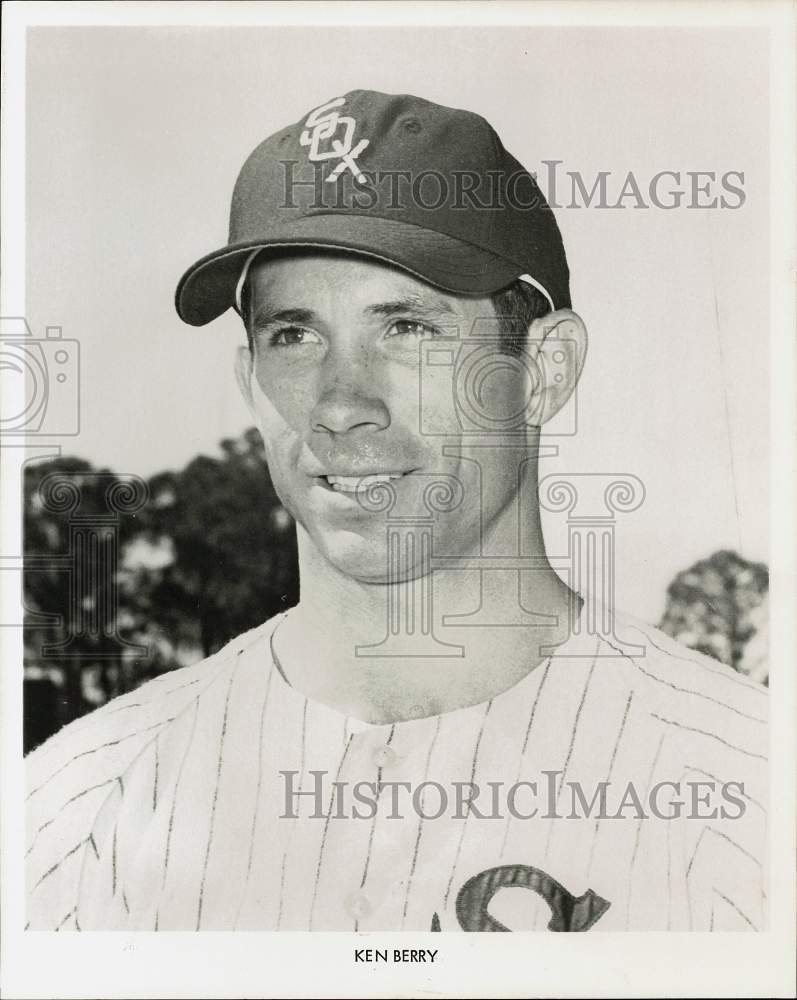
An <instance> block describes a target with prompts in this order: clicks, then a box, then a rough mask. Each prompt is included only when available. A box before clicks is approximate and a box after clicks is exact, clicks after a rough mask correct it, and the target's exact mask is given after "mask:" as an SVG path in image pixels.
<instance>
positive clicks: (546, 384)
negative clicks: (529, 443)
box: [528, 309, 587, 426]
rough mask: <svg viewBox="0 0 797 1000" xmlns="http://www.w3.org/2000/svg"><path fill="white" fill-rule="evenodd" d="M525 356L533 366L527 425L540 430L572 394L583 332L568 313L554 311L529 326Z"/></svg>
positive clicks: (581, 355) (579, 365)
mask: <svg viewBox="0 0 797 1000" xmlns="http://www.w3.org/2000/svg"><path fill="white" fill-rule="evenodd" d="M528 352H529V355H530V357H531V359H532V360H533V362H534V364H535V366H536V372H534V373H533V374H534V376H535V382H536V385H535V387H534V390H533V393H532V395H531V400H530V402H531V414H530V417H529V423H530V424H532V425H534V426H540V425H542V424H544V423H546V421H548V420H550V419H551V417H553V416H554V415H555V414H557V413H558V412H559V410H561V409H562V407H563V406H564V405H565V403H566V402H567V401H568V399H570V397H571V396H572V394H573V390H574V389H575V387H576V383H577V382H578V380H579V377H580V375H581V371H582V369H583V367H584V361H585V359H586V356H587V328H586V327H585V326H584V323H583V321H582V319H581V317H580V316H578V315H577V314H576V313H574V312H573V311H572V310H571V309H557V310H556V312H553V313H548V315H547V316H542V317H541V318H540V319H535V320H534V322H533V323H532V324H531V326H530V327H529V337H528Z"/></svg>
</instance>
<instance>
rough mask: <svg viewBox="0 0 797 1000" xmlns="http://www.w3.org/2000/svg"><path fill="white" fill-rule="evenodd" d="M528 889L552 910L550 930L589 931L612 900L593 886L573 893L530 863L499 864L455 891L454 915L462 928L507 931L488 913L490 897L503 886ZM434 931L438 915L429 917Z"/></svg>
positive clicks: (437, 929) (480, 873)
mask: <svg viewBox="0 0 797 1000" xmlns="http://www.w3.org/2000/svg"><path fill="white" fill-rule="evenodd" d="M518 887H520V888H523V889H531V891H532V892H536V893H537V895H538V896H542V898H543V899H544V900H545V902H546V903H547V904H548V906H549V907H550V910H551V919H550V920H549V921H548V930H549V931H588V930H589V929H590V927H593V926H594V925H595V924H596V923H597V922H598V920H600V918H601V917H602V916H603V914H604V913H605V912H606V911H607V910H608V909H609V907H610V906H611V903H609V901H608V900H606V899H603V898H602V897H601V896H599V895H598V894H597V893H596V892H594V891H593V890H592V889H587V891H586V892H585V893H584V894H583V895H581V896H578V897H576V896H574V895H573V894H572V893H570V892H568V891H567V889H565V887H564V886H563V885H560V884H559V882H557V881H556V879H555V878H552V877H551V876H550V875H549V874H548V873H547V872H544V871H542V870H541V869H540V868H532V867H531V865H501V866H500V867H499V868H488V869H487V871H483V872H479V874H478V875H474V876H473V877H472V878H469V879H468V881H467V882H466V883H465V884H464V885H463V886H462V888H461V889H460V890H459V892H458V893H457V901H456V914H457V920H458V921H459V925H460V927H461V928H462V929H463V931H509V930H511V928H510V927H504V925H503V924H502V923H501V922H500V921H499V920H496V919H495V917H493V916H491V915H490V913H489V912H488V909H487V908H488V907H489V905H490V900H491V899H492V898H493V896H494V895H495V894H496V893H497V892H498V890H499V889H504V888H518ZM431 929H432V930H433V931H439V930H440V918H439V917H438V915H437V914H436V913H435V914H434V916H433V917H432V928H431Z"/></svg>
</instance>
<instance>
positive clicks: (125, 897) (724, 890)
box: [26, 615, 767, 931]
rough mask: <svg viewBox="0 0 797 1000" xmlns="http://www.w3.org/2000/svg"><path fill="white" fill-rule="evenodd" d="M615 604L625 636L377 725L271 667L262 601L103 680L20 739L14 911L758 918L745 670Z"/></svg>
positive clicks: (372, 922) (327, 921) (214, 917)
mask: <svg viewBox="0 0 797 1000" xmlns="http://www.w3.org/2000/svg"><path fill="white" fill-rule="evenodd" d="M616 619H617V629H618V632H619V634H622V635H623V636H624V637H627V639H628V641H630V642H635V643H638V644H640V645H643V646H644V647H645V649H646V655H645V656H642V657H633V658H630V657H628V656H622V655H618V653H617V650H616V649H615V648H614V647H613V646H612V644H611V643H609V642H607V641H606V640H604V639H600V638H598V637H596V636H593V635H582V636H571V638H570V639H569V640H568V641H567V642H566V643H565V644H564V645H562V646H561V647H559V650H558V651H557V655H556V656H555V657H553V658H551V659H549V660H547V661H544V662H543V663H542V664H540V665H539V666H538V667H537V668H535V669H534V670H532V671H531V672H530V673H529V674H528V675H527V676H526V677H525V678H523V679H522V680H521V681H520V682H519V683H517V684H516V685H514V686H513V687H512V688H510V689H509V690H507V691H505V692H503V693H502V694H500V695H498V696H496V697H494V698H493V699H492V700H491V701H489V702H486V703H482V704H479V705H474V706H471V707H468V708H463V709H459V710H457V711H453V712H448V713H445V714H442V715H439V716H433V717H430V718H425V719H419V720H414V721H408V722H399V723H396V724H394V725H371V724H367V723H363V722H361V721H358V720H354V719H351V718H347V717H345V716H344V715H342V714H341V713H339V712H337V711H334V710H332V709H330V708H327V707H326V706H324V705H322V704H319V703H316V702H312V701H309V700H308V699H306V698H305V697H304V696H302V695H301V694H300V693H299V692H297V691H296V690H294V689H293V688H292V687H290V685H289V684H288V683H287V682H286V681H285V679H284V678H283V676H282V674H281V673H280V671H279V669H278V668H277V667H276V666H275V663H274V660H273V657H272V654H271V645H270V637H271V633H272V631H273V630H274V628H275V626H276V625H277V624H278V622H279V620H280V618H274V619H271V620H270V621H268V622H266V623H265V624H264V625H262V626H260V627H259V628H256V629H254V630H253V631H251V632H248V633H246V634H245V635H242V636H240V637H239V638H237V639H236V640H234V641H233V642H231V643H230V644H229V645H228V646H226V647H225V648H224V649H222V650H221V651H220V652H219V653H217V654H216V655H214V656H211V657H210V658H208V659H207V660H204V661H203V662H201V663H199V664H197V665H196V666H193V667H187V668H183V669H180V670H177V671H174V672H172V673H169V674H166V675H164V676H162V677H160V678H158V679H157V680H154V681H151V682H150V683H148V684H145V685H144V686H142V687H140V688H139V689H137V690H136V691H133V692H130V693H129V694H126V695H124V696H122V697H119V698H116V699H114V700H113V701H111V702H110V703H108V704H107V705H105V706H103V707H102V708H100V709H98V710H97V711H95V712H92V713H91V714H90V715H88V716H86V717H84V718H81V719H79V720H77V721H76V722H74V723H72V724H71V725H69V726H67V727H65V728H64V729H63V730H61V731H60V732H59V733H57V734H56V735H55V736H54V737H52V738H51V739H50V740H48V741H47V742H46V743H45V744H44V745H43V746H41V747H39V748H37V749H36V750H35V751H34V752H33V753H31V754H30V755H29V757H28V774H29V792H28V798H27V805H28V826H27V834H28V853H27V859H26V861H27V880H28V913H27V920H28V924H27V926H28V927H29V928H31V929H50V930H53V929H57V930H103V929H108V930H122V929H125V930H147V931H151V930H234V929H239V930H349V931H351V930H383V931H391V930H419V931H428V930H431V929H440V930H442V931H448V930H469V931H470V930H531V929H536V930H541V931H542V930H546V929H548V928H550V929H551V930H573V931H575V930H587V929H594V930H606V931H609V930H611V931H616V930H677V931H684V930H750V929H763V928H764V926H765V916H764V914H765V898H766V897H765V878H764V872H765V868H764V866H765V856H764V845H765V837H766V821H765V809H766V803H767V790H766V755H767V725H766V708H767V692H766V689H765V688H763V687H761V686H759V685H758V684H755V683H752V682H750V681H749V680H747V679H746V678H745V677H743V676H741V675H739V674H736V673H735V672H734V671H733V670H731V669H729V668H727V667H725V666H724V665H722V664H720V663H719V662H717V661H715V660H712V659H709V658H707V657H705V656H702V655H700V654H697V653H694V652H692V651H691V650H686V649H684V648H683V647H681V646H679V645H678V644H677V643H675V642H673V641H672V640H671V639H669V638H668V637H667V636H665V635H664V634H663V633H661V632H659V631H657V630H656V629H653V628H651V627H649V626H643V625H641V624H639V623H637V622H635V621H634V620H632V619H629V618H626V617H624V616H621V615H617V616H616ZM321 655H323V653H322V652H321V651H320V652H319V656H321ZM282 772H291V773H290V774H284V773H282ZM314 772H315V773H314ZM544 772H555V774H554V775H553V777H551V776H550V775H548V776H546V774H545V773H544ZM333 782H338V783H339V785H338V786H337V787H334V786H333ZM363 782H368V783H374V782H381V783H382V789H381V792H380V793H379V795H378V797H377V796H376V794H375V792H376V789H375V788H374V787H373V786H369V785H362V784H359V785H358V783H363ZM400 782H408V783H409V788H407V787H406V786H404V785H400V784H393V783H400ZM424 782H425V783H426V784H425V785H423V783H424ZM457 782H459V783H461V784H460V785H459V786H457V785H456V784H455V783H457ZM601 782H608V783H609V784H608V785H607V786H605V789H606V803H607V806H606V808H605V809H604V811H603V815H602V816H601V815H598V814H597V810H598V806H599V801H600V800H599V799H596V801H595V802H594V803H593V808H592V809H591V810H589V809H588V808H584V806H583V805H582V804H581V803H580V800H579V798H578V796H577V794H576V793H575V792H574V790H573V785H572V784H571V783H578V785H579V787H580V789H581V792H582V794H583V796H584V797H585V799H586V803H587V805H588V804H589V802H590V800H592V798H593V795H595V794H596V792H598V791H599V789H600V783H601ZM662 782H674V783H675V784H676V786H678V791H676V789H674V788H673V787H672V786H670V785H661V783H662ZM697 782H703V784H702V785H697V786H695V783H697ZM435 783H436V784H435ZM462 783H465V784H462ZM467 783H473V784H474V785H477V786H478V787H479V794H478V797H475V798H472V796H473V791H474V789H473V788H472V787H471V785H469V784H467ZM490 783H492V784H490ZM528 783H536V794H535V790H534V789H533V788H532V787H531V785H530V784H528ZM629 783H630V784H632V785H633V789H632V791H631V792H630V793H629V792H627V789H628V785H629ZM728 783H735V784H728ZM422 785H423V787H422V788H419V786H422ZM355 786H357V787H358V791H359V799H358V798H357V797H356V796H355ZM657 786H659V789H658V792H656V796H657V807H658V811H659V812H660V813H663V814H667V813H669V812H670V811H672V802H673V801H675V800H680V801H681V802H682V803H683V804H684V805H683V808H682V814H681V816H680V818H673V819H662V818H658V817H657V816H656V815H655V814H654V813H653V812H652V810H651V808H650V801H651V794H652V793H653V791H654V789H656V787H657ZM458 787H459V792H458V790H457V789H458ZM513 787H514V789H515V790H514V792H512V789H513ZM695 787H696V788H697V791H696V792H695ZM292 790H293V791H298V790H301V791H302V792H303V793H308V792H309V793H312V794H302V795H300V796H295V795H292V794H290V793H291V791H292ZM316 792H317V794H316ZM457 794H459V796H460V801H459V802H458V801H457ZM624 794H625V795H626V797H625V806H624V808H623V809H622V810H620V815H619V816H618V815H617V812H618V808H619V807H620V805H621V802H622V801H623V796H624ZM634 794H635V795H636V797H637V801H638V803H639V804H640V805H641V807H642V812H641V814H640V811H639V806H638V805H637V802H635V801H634ZM413 795H415V804H413ZM510 795H512V796H513V803H512V804H513V806H514V813H515V815H511V813H510V810H509V803H508V798H509V796H510ZM629 795H630V796H631V797H630V798H629V797H628V796H629ZM693 795H696V796H697V797H698V798H699V799H702V801H699V802H698V803H697V805H695V804H694V803H693V801H692V797H693ZM493 796H494V798H493ZM444 798H445V799H446V800H447V801H446V803H445V809H444V810H443V811H441V805H442V804H443V800H444ZM468 798H472V803H473V806H474V807H475V808H476V809H477V810H478V812H479V813H481V815H479V814H478V813H477V812H475V811H472V810H469V809H468V806H467V800H468ZM369 800H370V801H374V802H376V807H371V806H369V805H368V804H367V803H368V801H369ZM458 806H459V808H458ZM535 807H536V809H537V814H536V815H533V816H529V818H525V817H526V816H528V814H530V813H532V811H533V810H534V808H535ZM355 808H356V809H357V810H358V811H359V818H358V817H357V816H355V815H353V810H354V809H355ZM438 812H440V815H439V816H437V815H436V814H437V813H438ZM371 813H373V815H371ZM690 813H691V815H690ZM571 816H572V818H571ZM612 817H614V818H612Z"/></svg>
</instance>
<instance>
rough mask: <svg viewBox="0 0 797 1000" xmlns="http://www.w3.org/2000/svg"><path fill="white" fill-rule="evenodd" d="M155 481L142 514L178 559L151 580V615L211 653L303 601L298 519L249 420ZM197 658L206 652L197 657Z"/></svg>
mask: <svg viewBox="0 0 797 1000" xmlns="http://www.w3.org/2000/svg"><path fill="white" fill-rule="evenodd" d="M221 450H222V457H221V458H220V459H216V458H208V457H206V456H200V457H199V458H195V459H194V460H193V461H192V462H190V463H189V464H188V465H187V466H186V467H185V469H183V471H182V472H178V473H172V472H166V473H163V474H161V475H158V476H154V477H153V478H152V479H151V480H150V482H149V487H150V502H149V504H148V506H147V509H146V513H145V517H144V519H143V521H144V526H145V536H146V538H147V539H148V541H149V542H150V543H151V544H152V545H156V546H168V547H169V549H170V550H171V552H172V555H173V558H172V560H171V561H170V562H165V563H164V565H163V567H162V568H160V569H159V570H157V571H149V572H148V573H145V575H144V578H143V583H144V591H145V593H146V600H147V612H148V620H149V623H150V624H151V625H154V626H157V627H160V628H161V629H162V630H163V631H164V632H165V633H167V634H168V635H170V636H171V637H173V638H175V639H177V640H178V641H180V640H182V641H183V642H185V643H186V644H189V645H190V644H192V643H193V644H194V645H195V646H197V647H198V649H199V652H200V656H202V655H204V656H209V655H210V654H211V653H214V652H216V650H217V649H220V648H221V647H222V646H223V645H224V644H225V643H226V642H229V640H230V639H233V638H234V637H235V636H236V635H239V634H240V633H241V632H245V631H246V630H247V629H250V628H254V626H255V625H259V624H261V623H262V622H263V621H264V620H265V619H266V618H268V617H270V616H271V615H273V614H275V613H276V612H277V611H279V610H280V609H282V608H286V607H290V606H291V605H292V604H295V603H296V601H297V600H298V587H299V578H298V564H297V556H296V541H295V533H294V532H293V531H292V530H291V527H292V524H293V521H292V519H291V517H290V516H289V515H288V513H287V512H286V511H285V509H284V508H283V506H282V504H281V503H280V501H279V498H278V497H277V494H276V493H275V492H274V487H273V485H272V483H271V477H270V476H269V472H268V467H267V465H266V457H265V452H264V450H263V442H262V440H261V438H260V435H259V433H258V432H257V431H256V430H255V429H254V428H251V429H250V430H248V431H246V432H245V433H244V434H243V435H241V437H239V438H234V439H227V440H224V441H222V442H221ZM197 658H199V657H197Z"/></svg>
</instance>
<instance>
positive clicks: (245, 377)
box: [235, 344, 257, 419]
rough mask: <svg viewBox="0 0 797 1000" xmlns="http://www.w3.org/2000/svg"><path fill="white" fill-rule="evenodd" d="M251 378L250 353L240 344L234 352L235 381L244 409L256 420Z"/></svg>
mask: <svg viewBox="0 0 797 1000" xmlns="http://www.w3.org/2000/svg"><path fill="white" fill-rule="evenodd" d="M252 377H253V367H252V353H251V351H250V350H249V348H248V347H247V346H246V345H245V344H241V345H240V346H239V347H238V350H237V351H236V352H235V379H236V381H237V382H238V388H239V389H240V390H241V395H242V396H243V398H244V402H245V403H246V408H247V409H248V410H249V412H250V413H251V414H252V416H253V417H254V418H255V419H257V413H256V412H255V404H254V400H253V398H252Z"/></svg>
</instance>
